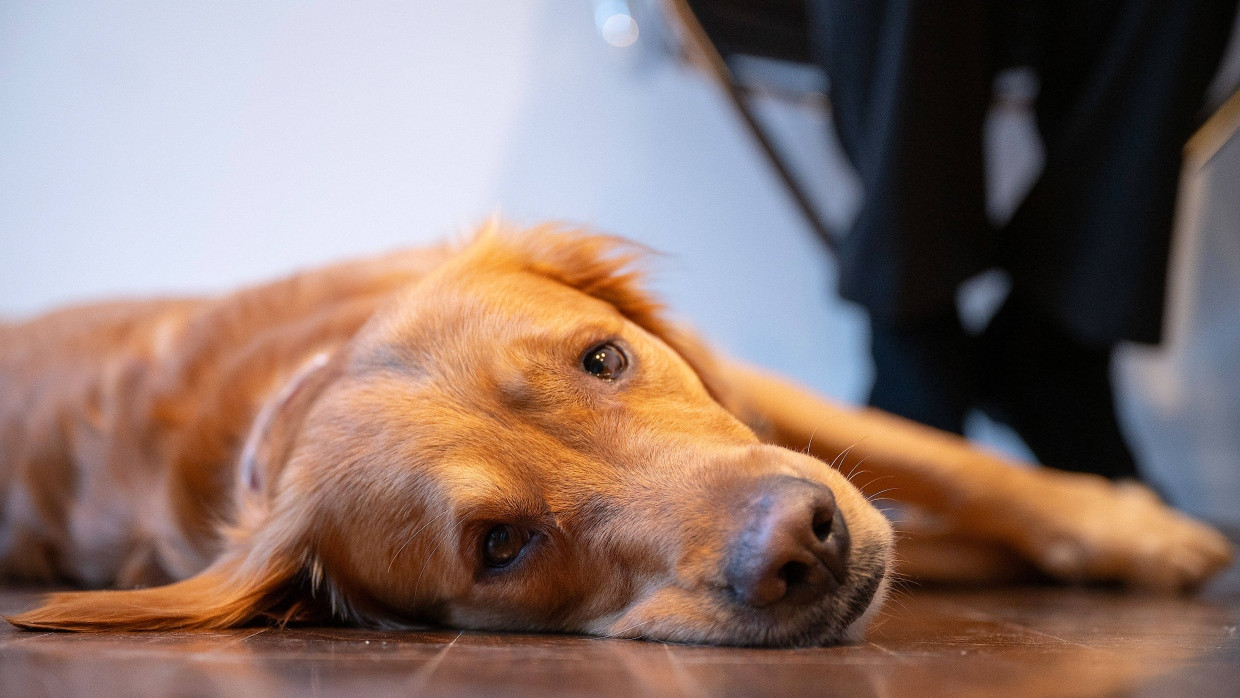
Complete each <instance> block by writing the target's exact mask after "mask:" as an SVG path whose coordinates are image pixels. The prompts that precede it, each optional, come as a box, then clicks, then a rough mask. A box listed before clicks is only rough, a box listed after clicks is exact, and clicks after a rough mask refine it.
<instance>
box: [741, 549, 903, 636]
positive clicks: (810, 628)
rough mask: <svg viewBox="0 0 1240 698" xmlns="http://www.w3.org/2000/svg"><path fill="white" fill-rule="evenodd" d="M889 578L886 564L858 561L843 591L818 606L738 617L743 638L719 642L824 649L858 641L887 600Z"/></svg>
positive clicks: (873, 561) (847, 577)
mask: <svg viewBox="0 0 1240 698" xmlns="http://www.w3.org/2000/svg"><path fill="white" fill-rule="evenodd" d="M859 557H862V556H859ZM864 557H867V558H869V557H870V556H864ZM886 579H887V565H886V563H885V562H883V561H881V560H880V559H878V558H877V557H876V556H875V557H873V558H871V559H864V560H859V561H858V563H857V564H854V565H851V566H850V568H849V570H848V573H847V575H846V577H845V579H844V583H843V584H841V585H840V587H839V588H838V589H836V590H835V591H834V592H832V593H830V594H827V595H825V596H823V597H822V598H820V599H818V600H816V601H815V602H813V603H810V604H807V605H805V606H802V607H799V608H792V609H782V612H777V613H763V614H756V613H754V612H753V611H748V612H742V613H737V614H736V617H737V623H738V626H740V627H738V628H737V629H736V630H738V631H739V632H737V633H736V634H737V635H738V637H737V638H736V639H735V640H731V641H728V640H724V641H723V642H720V643H719V644H728V645H742V646H764V647H820V646H823V645H834V644H840V643H842V642H851V641H856V640H859V639H860V638H861V636H862V635H863V634H864V632H865V628H866V626H867V625H868V623H869V620H870V619H871V618H872V617H873V616H874V615H875V612H876V611H877V609H878V608H879V607H881V605H882V603H883V601H884V599H883V598H882V597H883V596H885V591H886V584H885V581H886ZM880 591H881V592H882V593H880Z"/></svg>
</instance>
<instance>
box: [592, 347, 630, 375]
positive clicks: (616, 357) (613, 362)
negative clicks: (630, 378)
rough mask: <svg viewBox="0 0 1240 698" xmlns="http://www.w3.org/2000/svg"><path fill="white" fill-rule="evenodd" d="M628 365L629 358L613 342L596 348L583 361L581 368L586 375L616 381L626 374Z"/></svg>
mask: <svg viewBox="0 0 1240 698" xmlns="http://www.w3.org/2000/svg"><path fill="white" fill-rule="evenodd" d="M628 365H629V359H628V357H627V356H625V355H624V352H622V351H620V347H617V346H616V345H615V344H612V343H611V342H607V343H605V344H600V345H598V346H597V347H594V348H593V349H591V350H590V351H587V352H586V355H585V356H584V357H582V359H581V367H582V368H584V369H585V370H586V373H589V374H590V375H592V376H597V377H599V378H602V379H603V380H615V379H616V378H618V377H619V376H620V374H621V373H624V369H625V368H627V367H628Z"/></svg>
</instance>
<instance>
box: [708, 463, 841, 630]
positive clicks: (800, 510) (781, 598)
mask: <svg viewBox="0 0 1240 698" xmlns="http://www.w3.org/2000/svg"><path fill="white" fill-rule="evenodd" d="M745 511H746V513H747V516H746V517H745V520H744V521H743V522H742V524H741V528H740V530H739V533H738V534H737V536H736V538H735V539H734V540H733V541H732V544H731V546H730V552H729V555H728V557H727V563H726V567H725V569H724V574H725V577H726V579H727V584H728V587H729V590H730V591H731V592H732V593H733V594H734V595H735V597H736V599H737V600H738V601H740V602H741V603H744V604H746V605H748V606H753V607H756V608H763V607H767V606H771V605H772V604H777V603H778V604H784V605H801V604H805V603H810V602H812V601H814V600H816V599H819V598H821V597H822V596H823V595H825V594H827V593H830V592H831V591H834V590H835V589H836V588H837V587H838V586H839V585H840V583H841V582H842V581H843V579H844V574H845V568H846V565H847V561H848V528H847V526H846V525H845V523H844V517H843V514H841V513H840V511H839V508H838V507H837V506H836V504H835V498H834V496H832V494H831V490H830V489H829V488H827V487H826V486H824V485H821V484H818V483H815V482H811V481H808V480H802V479H799V478H792V477H786V476H779V477H775V478H769V479H764V480H763V481H760V482H759V483H758V484H757V486H756V487H755V488H754V489H753V491H752V492H751V493H749V494H748V506H747V507H745Z"/></svg>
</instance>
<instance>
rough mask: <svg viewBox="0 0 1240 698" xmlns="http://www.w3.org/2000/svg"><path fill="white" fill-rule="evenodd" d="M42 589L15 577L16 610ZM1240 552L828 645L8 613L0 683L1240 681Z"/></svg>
mask: <svg viewBox="0 0 1240 698" xmlns="http://www.w3.org/2000/svg"><path fill="white" fill-rule="evenodd" d="M36 596H37V592H35V591H28V590H17V589H9V590H4V591H0V613H6V614H7V613H12V612H15V611H17V610H20V609H24V608H28V607H30V606H31V605H32V604H33V603H34V600H35V598H36ZM1238 624H1240V570H1237V569H1233V570H1231V571H1230V572H1229V573H1228V574H1227V575H1226V576H1225V577H1224V578H1223V579H1220V580H1217V581H1216V582H1215V583H1214V584H1212V585H1211V586H1210V587H1208V588H1207V589H1206V590H1205V592H1204V593H1203V594H1201V595H1199V596H1198V597H1196V598H1193V599H1175V598H1159V597H1143V596H1137V595H1127V594H1121V593H1116V592H1111V591H1105V590H1082V589H1062V588H1038V587H1030V588H1015V589H1012V588H1008V589H989V590H932V589H909V590H905V591H903V592H901V593H900V594H898V595H897V597H896V598H894V599H893V600H892V602H891V603H890V604H889V606H888V610H887V611H886V613H885V614H884V616H883V617H882V618H881V619H880V620H879V621H878V622H877V623H876V625H875V626H874V628H873V630H872V631H871V632H870V636H869V639H868V641H867V642H865V643H863V644H859V645H851V646H844V647H830V648H823V649H811V650H752V649H736V648H720V647H692V646H678V645H664V644H660V643H651V642H636V641H625V640H602V639H594V638H582V637H569V636H555V635H490V634H481V633H459V632H456V631H433V632H423V633H383V632H373V631H366V630H353V629H341V628H331V629H317V628H289V629H284V630H278V629H269V628H248V629H242V630H234V631H226V632H213V631H202V632H169V633H141V634H133V633H107V634H95V635H77V634H63V633H32V632H23V631H19V630H16V629H14V628H12V627H11V626H7V625H4V626H3V627H2V628H0V695H6V696H9V695H13V696H16V695H20V696H42V695H49V696H51V695H91V696H102V695H124V696H139V695H158V696H164V695H185V696H214V695H272V696H277V695H297V696H302V695H322V696H334V695H341V696H349V698H361V697H362V696H369V695H395V694H401V695H454V696H458V695H503V696H521V695H529V696H546V695H557V694H558V695H583V694H588V695H617V696H620V695H625V696H629V695H641V696H646V695H689V696H703V695H737V696H743V695H755V694H771V695H788V696H805V695H847V696H889V695H890V696H908V695H916V696H926V695H951V696H963V695H979V696H1019V695H1038V696H1043V695H1062V696H1071V695H1080V696H1092V695H1114V694H1120V693H1122V694H1137V695H1150V696H1166V695H1193V696H1206V695H1240V690H1237V689H1238V688H1240V636H1238V633H1237V625H1238Z"/></svg>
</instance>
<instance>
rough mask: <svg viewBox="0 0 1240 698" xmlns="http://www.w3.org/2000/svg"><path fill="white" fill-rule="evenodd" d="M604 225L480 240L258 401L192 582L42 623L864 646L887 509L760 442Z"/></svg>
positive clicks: (42, 612) (85, 604) (886, 543)
mask: <svg viewBox="0 0 1240 698" xmlns="http://www.w3.org/2000/svg"><path fill="white" fill-rule="evenodd" d="M626 249H628V248H626V247H625V246H623V244H622V243H619V242H617V241H615V240H613V239H610V238H603V237H598V236H586V235H578V234H569V233H562V232H556V231H550V230H543V231H532V232H528V233H526V234H524V235H508V234H503V233H497V232H490V233H484V234H482V235H481V236H480V237H479V238H478V239H477V240H475V241H474V242H473V243H472V244H470V245H469V246H467V247H465V248H464V249H463V250H462V251H461V252H460V253H459V254H457V255H456V256H454V257H453V258H452V259H450V260H449V261H448V262H447V263H445V264H444V265H443V266H441V267H440V268H439V269H437V270H436V271H435V272H434V273H432V274H431V275H429V276H428V277H426V278H424V279H422V280H421V281H419V282H418V283H417V284H416V285H414V286H413V287H412V288H410V289H408V291H407V292H404V293H402V294H401V295H400V296H399V297H396V298H393V299H392V301H391V302H390V303H389V304H387V305H386V306H385V307H384V308H383V309H382V310H380V311H379V312H378V313H376V314H375V316H374V317H372V318H371V320H370V322H368V323H367V324H366V326H365V327H364V328H363V329H362V330H361V331H360V332H359V333H358V334H357V335H356V336H355V337H354V338H353V339H352V341H351V342H349V343H348V344H347V345H346V346H344V347H343V348H341V349H339V350H337V351H335V352H333V353H332V354H331V355H329V356H323V357H320V358H319V359H317V360H316V361H314V362H311V363H310V364H308V365H307V366H306V367H305V368H303V369H302V370H301V371H299V372H298V373H297V375H295V376H294V377H293V378H292V379H290V381H289V383H288V385H286V386H285V387H284V389H282V390H280V391H278V393H277V394H276V395H274V396H273V397H272V398H271V401H270V402H269V404H268V405H267V406H266V407H265V408H264V410H263V411H262V413H261V414H260V417H259V419H258V423H257V424H256V425H255V427H254V431H253V432H252V434H251V438H250V440H249V441H248V442H247V444H246V449H245V456H244V457H243V461H245V462H244V463H243V466H242V468H241V471H242V474H241V477H239V478H238V480H239V484H238V487H239V488H240V493H239V496H238V498H237V499H238V501H240V502H241V510H240V511H239V512H238V513H237V515H236V516H235V517H234V518H235V520H236V523H235V525H234V527H233V528H232V529H230V530H229V531H228V535H227V543H226V549H225V551H224V552H223V554H222V555H221V557H220V558H219V560H218V561H217V562H216V563H215V564H213V565H212V566H211V567H210V568H208V569H207V570H205V571H204V572H202V573H200V574H199V575H197V576H195V577H192V578H190V579H188V580H185V581H182V582H178V583H176V584H172V585H169V586H166V587H158V588H154V589H148V590H139V591H121V592H87V593H78V594H62V595H57V596H54V597H52V599H51V600H50V601H49V604H48V605H47V606H45V607H43V608H41V609H37V610H35V611H32V612H30V613H28V614H25V615H23V616H20V617H17V618H15V619H13V620H14V622H16V623H18V624H19V625H24V626H31V627H57V628H68V629H88V628H99V627H127V628H161V627H222V626H228V625H233V624H237V623H241V622H245V621H247V620H250V619H252V618H255V617H257V616H259V615H274V616H277V617H286V618H297V619H305V620H324V619H326V617H328V616H334V617H335V618H337V619H341V620H345V621H348V622H354V623H360V624H372V625H380V626H387V627H400V626H409V625H415V624H424V623H428V622H429V623H443V624H447V625H451V626H455V627H460V628H476V629H506V630H536V631H568V632H584V633H590V634H598V635H612V636H622V637H645V638H655V639H662V640H674V641H688V642H712V643H727V644H768V645H797V644H817V643H825V642H835V641H839V640H841V639H845V638H848V637H852V636H854V635H855V634H857V633H858V632H859V629H860V628H862V626H863V625H864V620H865V618H868V616H869V614H867V613H866V611H867V609H870V608H872V607H874V606H876V605H877V601H876V599H879V598H881V595H882V593H881V591H880V587H881V586H883V585H884V580H885V579H886V570H887V566H888V558H889V555H890V549H891V532H890V527H889V526H888V525H887V523H886V521H885V520H884V519H883V517H882V516H881V515H880V514H879V513H878V512H877V511H876V510H875V509H874V508H873V507H871V506H870V505H869V503H868V502H867V501H866V500H865V499H864V498H863V497H862V496H861V494H860V493H859V492H858V491H857V490H856V489H855V488H854V487H853V486H852V485H851V484H849V483H848V482H847V481H846V480H845V479H844V478H843V477H842V476H841V475H840V474H839V473H838V472H836V471H835V470H833V469H832V468H830V467H828V466H827V465H826V464H824V463H822V462H821V461H818V460H817V459H814V458H812V457H810V456H807V455H804V454H801V453H796V452H793V451H790V450H787V449H783V448H778V447H775V446H769V445H764V444H762V443H761V442H760V441H759V440H758V438H757V437H756V436H755V435H754V433H753V432H752V431H751V430H750V429H749V428H748V427H746V426H745V425H744V424H743V423H742V422H741V421H740V420H739V419H738V418H737V417H736V416H735V415H734V414H733V413H732V411H730V410H729V409H728V408H727V407H725V406H724V405H725V404H729V403H730V402H731V401H732V396H730V395H729V394H728V390H729V389H728V381H727V376H726V374H725V373H724V369H723V368H722V367H721V366H720V365H717V364H716V363H714V362H713V360H712V359H711V357H710V356H709V355H708V354H706V353H705V352H704V351H703V350H702V349H701V348H700V346H698V345H697V344H696V343H695V342H693V341H692V340H691V339H690V338H688V337H687V336H685V335H684V334H682V333H680V332H679V331H678V330H676V329H675V328H674V327H672V326H670V325H668V324H666V323H665V322H664V320H663V319H662V318H661V316H660V315H659V312H658V308H657V307H656V306H655V304H653V303H652V302H651V301H650V299H649V297H648V296H646V295H645V294H644V293H642V292H641V291H640V290H639V288H638V284H637V279H636V277H635V275H634V274H633V272H631V271H629V270H628V267H629V264H630V262H632V261H633V258H634V255H631V254H628V253H627V252H626Z"/></svg>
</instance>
